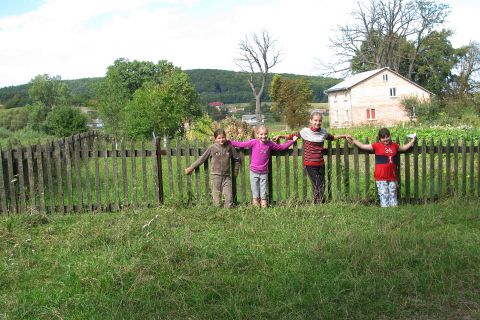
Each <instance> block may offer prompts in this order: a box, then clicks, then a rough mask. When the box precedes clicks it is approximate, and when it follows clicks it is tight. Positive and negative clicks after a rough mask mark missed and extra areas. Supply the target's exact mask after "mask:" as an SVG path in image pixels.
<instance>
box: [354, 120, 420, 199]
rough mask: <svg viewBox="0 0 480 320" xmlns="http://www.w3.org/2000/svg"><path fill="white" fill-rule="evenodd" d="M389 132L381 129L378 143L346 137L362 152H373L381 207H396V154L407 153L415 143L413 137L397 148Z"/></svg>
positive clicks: (397, 158) (397, 159)
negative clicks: (363, 141) (365, 142)
mask: <svg viewBox="0 0 480 320" xmlns="http://www.w3.org/2000/svg"><path fill="white" fill-rule="evenodd" d="M390 137H391V136H390V131H389V130H388V129H387V128H382V129H380V131H378V142H375V143H372V144H363V143H361V142H360V141H358V140H356V139H355V138H353V137H351V136H350V135H347V139H348V141H349V142H350V143H352V142H353V143H354V144H355V145H356V146H357V147H359V148H360V149H362V150H368V151H374V152H375V173H374V177H375V183H376V185H377V191H378V197H379V198H380V206H381V207H396V206H397V205H398V200H397V181H398V177H397V165H398V161H399V156H398V152H403V151H407V150H408V149H410V147H411V146H413V144H414V143H415V136H412V140H410V142H408V143H407V144H405V145H404V146H399V145H398V144H396V143H395V142H392V141H391V138H390Z"/></svg>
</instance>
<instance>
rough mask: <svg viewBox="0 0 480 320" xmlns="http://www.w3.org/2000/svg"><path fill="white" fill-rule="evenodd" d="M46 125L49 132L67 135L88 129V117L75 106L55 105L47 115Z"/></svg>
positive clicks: (62, 135)
mask: <svg viewBox="0 0 480 320" xmlns="http://www.w3.org/2000/svg"><path fill="white" fill-rule="evenodd" d="M45 127H46V129H47V132H48V133H49V134H53V135H55V136H57V137H67V136H71V135H74V134H77V133H80V132H84V131H87V117H86V116H85V115H84V114H82V113H81V112H80V110H78V109H76V108H74V107H70V106H59V107H54V108H53V109H52V111H51V112H50V113H49V114H48V115H47V119H46V120H45Z"/></svg>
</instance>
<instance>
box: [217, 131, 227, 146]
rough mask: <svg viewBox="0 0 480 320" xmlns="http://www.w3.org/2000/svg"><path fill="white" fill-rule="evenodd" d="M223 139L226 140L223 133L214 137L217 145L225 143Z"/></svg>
mask: <svg viewBox="0 0 480 320" xmlns="http://www.w3.org/2000/svg"><path fill="white" fill-rule="evenodd" d="M225 141H227V137H225V135H224V134H219V135H218V136H217V137H216V138H215V142H216V143H218V144H219V145H221V146H222V145H224V144H225Z"/></svg>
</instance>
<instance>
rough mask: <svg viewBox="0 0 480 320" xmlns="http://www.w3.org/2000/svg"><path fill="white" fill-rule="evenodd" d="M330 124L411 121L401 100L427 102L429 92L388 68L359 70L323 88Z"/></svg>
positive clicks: (337, 125)
mask: <svg viewBox="0 0 480 320" xmlns="http://www.w3.org/2000/svg"><path fill="white" fill-rule="evenodd" d="M325 94H327V95H328V104H329V107H330V109H329V115H330V126H332V127H350V126H356V125H363V124H369V123H378V124H382V125H390V124H394V123H398V122H405V121H409V120H411V119H410V117H409V115H408V113H407V112H406V110H405V108H404V107H403V106H402V105H401V103H400V100H401V98H403V97H417V98H418V99H419V100H420V101H429V100H430V98H431V95H432V93H431V92H430V91H428V90H426V89H424V88H422V87H421V86H419V85H418V84H416V83H415V82H413V81H411V80H408V79H407V78H405V77H403V76H401V75H400V74H398V73H397V72H395V71H392V70H390V68H381V69H376V70H371V71H366V72H361V73H358V74H356V75H353V76H352V77H350V78H347V79H345V80H344V81H342V82H340V83H339V84H337V85H335V86H333V87H331V88H329V89H327V90H325Z"/></svg>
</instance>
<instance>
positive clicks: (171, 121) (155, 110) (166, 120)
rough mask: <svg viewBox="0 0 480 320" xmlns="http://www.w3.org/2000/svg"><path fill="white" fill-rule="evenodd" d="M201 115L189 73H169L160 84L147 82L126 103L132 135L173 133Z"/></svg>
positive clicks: (168, 134)
mask: <svg viewBox="0 0 480 320" xmlns="http://www.w3.org/2000/svg"><path fill="white" fill-rule="evenodd" d="M200 115H201V112H200V106H199V104H198V95H197V93H196V91H195V88H194V87H193V86H192V85H191V84H190V82H189V80H188V76H187V74H186V73H184V72H182V71H180V70H179V69H174V70H170V71H168V72H166V73H165V74H164V75H163V76H162V81H161V83H160V84H158V83H156V82H154V81H150V82H146V83H145V84H144V85H143V86H142V87H141V88H139V89H137V90H136V91H135V93H134V94H133V98H132V100H131V101H129V102H128V103H127V104H126V107H125V118H124V125H123V127H124V128H125V131H126V133H127V134H128V135H129V136H131V137H144V138H147V137H150V136H151V135H152V132H154V133H155V134H156V135H167V136H173V135H175V134H177V133H179V132H180V131H181V130H182V124H183V123H184V122H186V121H188V119H191V118H195V117H198V116H200Z"/></svg>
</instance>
